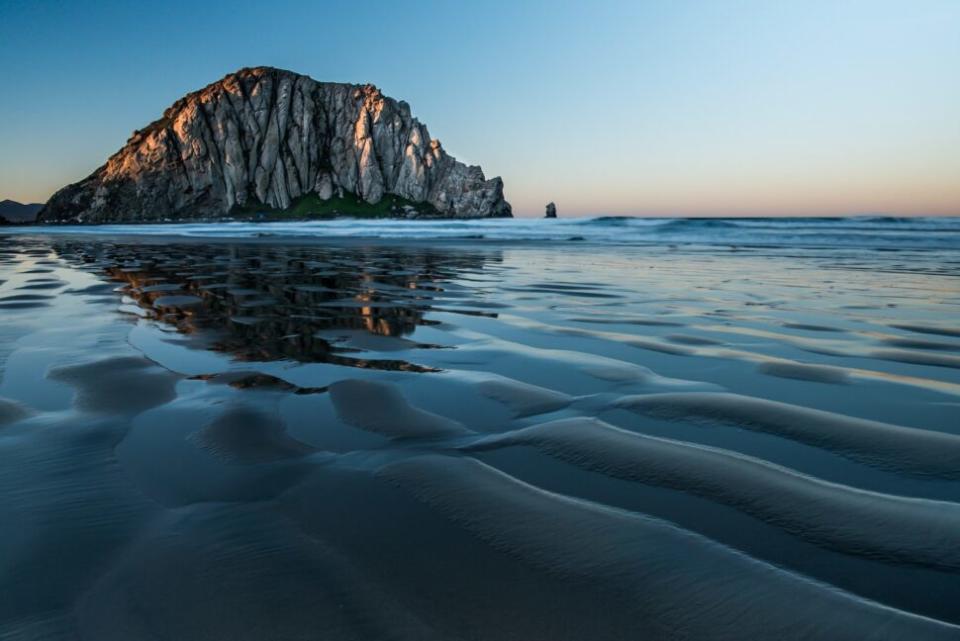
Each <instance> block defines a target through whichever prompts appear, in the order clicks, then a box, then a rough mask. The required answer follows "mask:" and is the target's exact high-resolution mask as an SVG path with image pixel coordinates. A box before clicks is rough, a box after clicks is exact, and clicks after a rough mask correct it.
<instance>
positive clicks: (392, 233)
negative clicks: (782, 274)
mask: <svg viewBox="0 0 960 641" xmlns="http://www.w3.org/2000/svg"><path fill="white" fill-rule="evenodd" d="M3 233H4V234H32V235H84V236H86V235H102V236H131V235H136V236H171V237H184V238H225V239H270V238H275V237H276V238H304V239H323V240H341V239H376V240H388V241H435V240H446V241H456V242H480V243H502V242H568V241H572V240H576V241H580V242H586V243H598V244H613V245H664V244H669V245H705V246H717V245H723V246H735V247H817V248H832V247H838V248H845V249H850V248H854V249H880V250H890V249H897V250H900V249H915V250H925V249H933V250H944V249H953V250H957V249H960V218H946V217H944V218H895V217H885V216H884V217H851V218H771V217H765V218H641V217H635V218H634V217H625V216H601V217H595V218H567V219H560V220H545V219H529V218H526V219H525V218H514V219H491V220H416V221H407V220H383V219H378V220H369V219H366V220H363V219H337V220H323V221H295V222H262V223H251V222H237V221H223V222H195V223H157V224H144V225H91V226H70V225H65V226H51V227H9V228H6V229H5V230H4V231H3Z"/></svg>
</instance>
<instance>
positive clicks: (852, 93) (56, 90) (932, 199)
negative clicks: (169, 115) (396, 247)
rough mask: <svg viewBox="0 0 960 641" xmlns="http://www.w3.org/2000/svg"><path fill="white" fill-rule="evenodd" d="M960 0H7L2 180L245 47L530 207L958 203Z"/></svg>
mask: <svg viewBox="0 0 960 641" xmlns="http://www.w3.org/2000/svg"><path fill="white" fill-rule="evenodd" d="M958 34H960V0H910V1H902V2H893V1H889V0H849V1H843V0H835V1H832V2H826V1H822V0H795V1H794V0H776V1H767V0H756V1H754V0H702V1H685V0H663V1H653V0H650V1H643V0H628V1H620V0H594V1H592V2H572V1H569V2H568V1H565V0H543V1H541V0H530V1H526V2H525V1H523V0H513V1H503V2H501V1H499V0H486V1H483V2H479V1H478V2H454V1H449V2H427V1H422V2H403V1H399V0H396V1H393V2H379V1H376V0H367V1H366V2H363V3H358V2H354V1H350V2H288V1H285V0H273V1H271V2H263V1H262V0H261V1H257V2H247V1H245V0H230V1H229V2H217V1H215V0H202V1H198V0H192V1H191V2H180V1H178V0H169V1H166V2H137V1H135V0H124V1H120V2H113V1H110V0H99V1H97V2H88V1H82V0H66V1H62V2H58V1H53V0H47V1H42V0H38V1H32V2H28V1H23V0H0V74H2V78H3V80H2V85H0V86H2V87H3V90H2V92H0V199H3V198H13V199H15V200H19V201H21V202H42V201H45V200H46V199H47V198H48V197H49V196H50V195H51V194H52V193H53V192H54V191H55V190H56V189H58V188H59V187H61V186H63V185H65V184H68V183H71V182H75V181H77V180H80V179H82V178H84V177H85V176H87V175H88V174H89V173H91V172H92V171H93V170H94V169H96V168H97V167H98V166H99V165H101V164H102V163H103V162H104V161H105V160H106V158H107V157H108V156H109V155H110V154H112V153H113V152H114V151H116V150H117V149H119V148H120V147H121V146H122V145H123V144H124V142H125V141H126V140H127V138H128V137H129V135H130V133H131V132H133V131H134V130H135V129H138V128H140V127H142V126H143V125H145V124H147V123H149V122H151V121H153V120H154V119H156V118H157V117H159V115H160V114H161V113H162V112H163V110H164V109H165V108H166V107H167V106H169V105H170V104H171V103H172V102H173V101H174V100H176V99H177V98H179V97H180V96H182V95H183V94H185V93H188V92H190V91H193V90H195V89H199V88H200V87H203V86H204V85H206V84H208V83H210V82H213V81H215V80H218V79H219V78H221V77H223V76H224V75H225V74H227V73H229V72H231V71H235V70H237V69H239V68H242V67H246V66H257V65H269V66H275V67H281V68H285V69H290V70H293V71H296V72H299V73H304V74H307V75H309V76H312V77H313V78H315V79H317V80H324V81H339V82H354V83H368V82H369V83H373V84H375V85H377V86H378V87H380V88H381V89H382V90H383V91H384V93H385V94H387V95H389V96H392V97H394V98H397V99H403V100H406V101H407V102H409V103H410V105H411V106H412V109H413V112H414V115H416V116H417V117H418V118H419V119H420V120H421V121H422V122H425V123H426V124H427V126H428V127H429V129H430V133H431V135H432V136H433V137H435V138H439V139H440V140H441V141H442V142H443V145H444V147H445V148H446V149H447V151H448V152H450V153H452V154H453V155H455V156H456V157H457V158H458V159H460V160H463V161H465V162H468V163H472V164H479V165H481V166H482V167H483V169H484V172H485V173H486V175H487V176H488V177H491V176H496V175H499V176H502V177H503V179H504V183H505V194H506V197H507V199H508V200H509V201H510V202H511V203H512V204H513V207H514V212H515V213H516V214H518V215H533V216H542V215H543V208H544V205H545V204H546V203H547V202H549V201H555V202H556V203H557V207H558V210H559V214H560V215H561V216H574V215H578V216H579V215H595V214H603V215H648V216H675V215H677V216H723V215H733V216H740V215H763V216H774V215H845V214H861V213H870V214H877V213H884V214H892V215H914V214H916V215H944V214H946V215H949V214H953V215H960V35H958Z"/></svg>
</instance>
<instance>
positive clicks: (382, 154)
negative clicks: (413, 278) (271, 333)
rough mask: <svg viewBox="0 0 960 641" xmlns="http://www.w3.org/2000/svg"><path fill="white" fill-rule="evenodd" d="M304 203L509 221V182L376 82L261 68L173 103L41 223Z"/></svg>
mask: <svg viewBox="0 0 960 641" xmlns="http://www.w3.org/2000/svg"><path fill="white" fill-rule="evenodd" d="M314 194H315V196H313V195H314ZM306 197H310V198H319V199H320V200H322V201H328V200H329V199H331V198H334V197H349V198H353V199H354V200H356V201H357V202H361V203H367V204H370V205H375V204H377V203H380V202H381V199H383V198H385V197H387V198H391V199H393V200H397V201H398V202H409V203H425V205H424V208H425V209H429V210H430V211H431V212H433V213H434V214H435V215H441V216H446V217H455V218H473V217H488V216H510V215H511V211H510V205H509V203H507V202H506V201H505V200H504V199H503V181H502V180H501V179H500V178H493V179H491V180H486V179H485V178H484V175H483V171H482V170H481V169H480V167H475V166H470V167H468V166H466V165H464V164H463V163H461V162H458V161H457V160H456V159H454V158H453V157H451V156H449V155H448V154H447V153H446V152H445V151H444V150H443V148H442V147H441V146H440V142H439V141H438V140H434V139H432V138H430V134H429V133H428V132H427V128H426V126H424V125H423V124H422V123H420V122H419V121H418V120H417V119H416V118H414V117H413V116H411V115H410V106H409V105H408V104H407V103H406V102H403V101H396V100H394V99H392V98H388V97H386V96H384V95H383V94H382V93H380V90H378V89H377V88H376V87H374V86H372V85H362V86H361V85H348V84H340V83H330V82H317V81H315V80H313V79H311V78H309V77H307V76H302V75H299V74H295V73H292V72H290V71H284V70H281V69H273V68H269V67H256V68H253V69H241V70H240V71H238V72H236V73H233V74H230V75H228V76H226V77H225V78H224V79H223V80H221V81H219V82H215V83H213V84H211V85H209V86H207V87H205V88H204V89H201V90H200V91H197V92H194V93H191V94H188V95H187V96H185V97H183V98H181V99H180V100H178V101H177V102H175V103H174V104H173V105H172V106H171V107H170V108H169V109H167V110H166V111H165V112H164V114H163V117H162V118H161V119H160V120H157V121H156V122H153V123H151V124H150V125H148V126H147V127H145V128H144V129H141V130H140V131H136V132H134V134H133V135H132V136H131V137H130V139H129V140H128V141H127V144H126V145H125V146H124V147H123V148H122V149H121V150H120V151H118V152H117V153H115V154H114V155H113V156H111V157H110V159H109V160H108V161H107V163H106V164H105V165H103V166H102V167H100V168H99V169H97V170H96V171H95V172H94V173H93V174H92V175H90V176H89V177H88V178H86V179H84V180H82V181H81V182H79V183H76V184H73V185H69V186H67V187H64V188H63V189H61V190H60V191H58V192H57V193H56V194H54V195H53V197H52V198H51V199H50V201H49V202H48V203H47V204H46V206H45V207H44V209H43V210H42V211H41V212H40V214H39V216H38V220H39V221H40V222H82V223H100V222H121V221H122V222H140V221H143V222H147V221H156V220H165V219H175V220H179V219H197V218H218V217H225V216H229V215H232V214H237V213H242V212H252V211H257V210H265V209H271V210H285V209H288V208H290V207H291V205H292V204H295V203H297V201H298V200H301V199H303V198H306ZM407 211H410V210H409V208H408V209H407Z"/></svg>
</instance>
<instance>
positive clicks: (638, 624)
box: [0, 234, 960, 641]
mask: <svg viewBox="0 0 960 641" xmlns="http://www.w3.org/2000/svg"><path fill="white" fill-rule="evenodd" d="M952 256H953V254H951V253H950V252H948V251H946V250H938V251H919V250H918V251H915V252H910V251H904V252H897V253H892V252H877V251H869V250H855V249H835V250H831V251H826V250H800V249H796V250H791V249H783V248H781V249H775V248H767V249H763V248H753V249H750V248H740V249H739V250H738V251H736V252H732V251H728V250H727V249H724V248H720V247H713V248H705V247H700V248H697V247H687V248H682V249H678V248H670V247H652V246H646V247H634V248H631V247H593V246H590V245H589V244H585V243H566V244H544V243H539V244H536V243H532V244H524V243H519V242H517V243H502V244H497V243H488V244H479V243H470V242H466V241H464V242H459V243H446V244H444V245H443V246H442V247H439V246H437V245H436V244H434V245H430V244H427V243H415V242H403V243H399V242H390V241H382V242H370V241H360V240H345V241H339V242H336V243H330V242H323V241H320V240H317V239H313V240H311V241H310V242H293V241H289V240H287V241H284V242H280V241H278V240H277V239H269V238H267V239H263V238H261V239H255V240H251V241H236V240H232V241H231V240H223V239H221V240H218V241H216V242H202V241H200V240H191V241H184V240H183V239H174V238H160V237H153V238H136V237H103V238H98V237H94V236H84V237H71V236H69V235H62V236H31V235H29V234H17V235H10V236H3V235H0V461H2V465H0V497H2V498H0V523H2V524H3V527H2V528H0V639H4V640H6V639H17V640H19V639H98V640H99V639H107V640H109V639H118V640H119V639H123V640H131V639H171V640H173V639H176V640H182V639H214V638H229V639H264V638H270V639H302V638H324V639H497V640H501V639H517V640H521V639H522V640H524V641H527V640H537V639H543V640H551V641H553V640H560V639H591V640H592V639H688V638H697V639H699V638H723V639H747V638H779V639H858V640H859V639H958V638H960V610H958V609H957V603H960V556H958V550H960V366H958V363H960V331H958V329H957V323H956V322H953V320H952V319H956V318H960V262H957V261H956V260H955V259H954V258H952Z"/></svg>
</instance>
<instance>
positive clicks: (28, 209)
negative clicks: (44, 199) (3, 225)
mask: <svg viewBox="0 0 960 641" xmlns="http://www.w3.org/2000/svg"><path fill="white" fill-rule="evenodd" d="M41 209H43V203H28V204H26V205H24V204H23V203H18V202H17V201H15V200H3V201H0V219H3V220H5V221H6V222H8V223H32V222H33V221H35V220H36V219H37V212H38V211H40V210H41Z"/></svg>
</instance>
